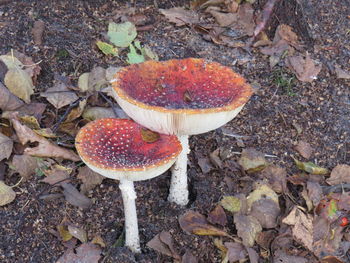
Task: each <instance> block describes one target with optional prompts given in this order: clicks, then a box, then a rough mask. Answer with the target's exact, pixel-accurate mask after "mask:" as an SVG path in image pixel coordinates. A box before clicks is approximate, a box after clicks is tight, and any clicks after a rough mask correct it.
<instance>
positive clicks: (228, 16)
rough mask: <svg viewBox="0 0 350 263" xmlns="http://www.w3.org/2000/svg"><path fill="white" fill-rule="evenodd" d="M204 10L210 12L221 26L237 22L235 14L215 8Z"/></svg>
mask: <svg viewBox="0 0 350 263" xmlns="http://www.w3.org/2000/svg"><path fill="white" fill-rule="evenodd" d="M206 12H208V13H210V14H211V15H212V16H213V17H214V18H215V20H216V22H217V23H218V24H219V26H221V27H227V26H229V25H231V24H232V23H236V22H237V18H238V16H237V14H233V13H223V12H219V11H217V10H216V9H215V8H208V9H207V10H206Z"/></svg>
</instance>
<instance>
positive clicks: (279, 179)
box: [261, 165, 287, 193]
mask: <svg viewBox="0 0 350 263" xmlns="http://www.w3.org/2000/svg"><path fill="white" fill-rule="evenodd" d="M261 177H262V178H265V179H267V180H268V183H269V185H270V186H271V188H272V190H274V191H275V192H276V193H284V192H285V191H286V190H287V172H286V169H285V168H282V167H279V166H276V165H269V166H267V167H266V168H265V169H264V170H263V171H262V173H261Z"/></svg>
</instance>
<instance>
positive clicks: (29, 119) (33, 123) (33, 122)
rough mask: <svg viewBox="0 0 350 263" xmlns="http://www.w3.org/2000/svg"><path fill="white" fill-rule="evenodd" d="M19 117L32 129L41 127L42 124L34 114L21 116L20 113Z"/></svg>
mask: <svg viewBox="0 0 350 263" xmlns="http://www.w3.org/2000/svg"><path fill="white" fill-rule="evenodd" d="M18 119H19V121H20V122H21V123H22V124H23V125H26V126H27V127H29V128H30V129H40V124H39V122H38V120H37V119H36V118H35V117H34V116H29V115H24V116H20V115H18Z"/></svg>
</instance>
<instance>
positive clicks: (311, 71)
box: [286, 53, 322, 82]
mask: <svg viewBox="0 0 350 263" xmlns="http://www.w3.org/2000/svg"><path fill="white" fill-rule="evenodd" d="M286 64H287V66H288V67H289V68H290V69H291V70H292V71H293V72H294V73H295V75H296V76H297V78H298V79H299V80H300V81H303V82H312V81H314V80H315V79H317V75H318V73H320V71H321V69H322V66H321V65H316V64H315V62H314V61H313V60H312V59H311V58H310V55H309V54H308V53H306V56H305V59H304V58H303V57H302V56H299V55H296V56H290V57H287V59H286Z"/></svg>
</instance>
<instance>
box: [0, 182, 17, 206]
mask: <svg viewBox="0 0 350 263" xmlns="http://www.w3.org/2000/svg"><path fill="white" fill-rule="evenodd" d="M15 198H16V193H15V191H13V189H12V188H11V187H10V186H8V185H6V184H5V183H4V182H3V181H1V180H0V206H4V205H7V204H9V203H11V202H12V201H13V200H15Z"/></svg>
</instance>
